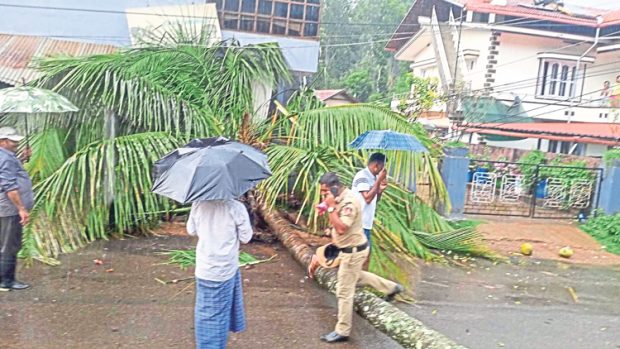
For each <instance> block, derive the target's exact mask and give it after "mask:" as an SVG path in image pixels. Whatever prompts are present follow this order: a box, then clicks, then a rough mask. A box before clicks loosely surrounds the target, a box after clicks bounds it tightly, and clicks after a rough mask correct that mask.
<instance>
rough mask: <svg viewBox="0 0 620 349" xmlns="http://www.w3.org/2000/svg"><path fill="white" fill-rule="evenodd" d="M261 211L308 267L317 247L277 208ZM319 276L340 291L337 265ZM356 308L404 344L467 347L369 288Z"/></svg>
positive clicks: (430, 347) (320, 281)
mask: <svg viewBox="0 0 620 349" xmlns="http://www.w3.org/2000/svg"><path fill="white" fill-rule="evenodd" d="M260 213H261V215H262V216H263V218H264V220H265V222H266V223H267V225H268V226H269V227H270V228H271V230H272V231H273V232H274V234H275V235H276V236H277V237H278V239H280V241H281V242H282V244H284V246H285V247H286V248H287V249H288V250H289V252H290V253H291V254H292V255H293V257H294V258H295V259H296V260H297V261H298V262H299V263H301V265H302V266H304V267H306V268H307V267H308V265H309V263H310V260H311V259H312V255H313V254H314V250H313V249H312V248H311V247H310V246H308V244H306V242H305V241H304V240H303V239H302V238H301V236H300V235H299V232H298V231H297V230H296V229H295V228H293V227H292V226H291V224H289V222H288V221H286V220H285V219H284V218H282V217H281V216H280V214H279V213H277V212H275V211H273V210H272V211H269V210H268V209H266V208H264V207H261V210H260ZM315 280H316V281H317V282H318V284H319V285H321V286H322V287H324V288H326V289H327V290H328V291H330V292H331V293H335V292H336V282H337V277H336V272H335V271H334V270H333V269H323V268H319V269H318V271H317V273H316V275H315ZM355 310H356V311H357V312H358V314H360V315H361V316H362V317H363V318H365V319H366V320H368V321H369V322H370V323H371V324H372V325H373V326H374V327H375V328H377V329H379V330H380V331H381V332H383V333H385V334H387V335H388V336H390V337H391V338H392V339H394V340H395V341H396V342H398V343H399V344H400V345H402V346H403V347H404V348H415V349H423V348H426V349H465V347H463V346H460V345H458V344H456V343H454V342H453V341H452V340H450V339H448V338H447V337H445V336H444V335H442V334H441V333H439V332H436V331H434V330H431V329H429V328H428V327H426V326H425V325H424V324H422V323H421V322H420V321H418V320H416V319H414V318H412V317H410V316H409V315H407V314H406V313H405V312H403V311H402V310H400V309H398V308H396V307H395V306H393V305H392V304H390V303H387V302H385V301H384V300H382V299H380V298H379V297H377V296H375V295H374V294H372V293H370V292H368V291H365V290H362V291H358V292H356V294H355Z"/></svg>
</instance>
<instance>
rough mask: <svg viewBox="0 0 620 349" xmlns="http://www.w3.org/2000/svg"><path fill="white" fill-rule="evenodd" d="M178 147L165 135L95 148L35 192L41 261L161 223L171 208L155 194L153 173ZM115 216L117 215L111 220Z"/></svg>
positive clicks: (109, 142)
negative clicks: (111, 231)
mask: <svg viewBox="0 0 620 349" xmlns="http://www.w3.org/2000/svg"><path fill="white" fill-rule="evenodd" d="M176 146H177V141H176V139H174V138H173V137H171V136H169V135H167V134H165V133H142V134H135V135H129V136H123V137H118V138H115V139H112V140H107V141H101V142H97V143H93V144H91V145H89V146H87V147H85V148H84V149H81V150H80V151H78V152H77V153H75V154H74V155H72V156H71V157H69V158H68V159H67V161H65V163H64V164H63V165H62V166H61V167H60V168H59V169H58V170H56V172H55V173H54V174H52V175H50V176H49V177H47V178H46V179H45V180H43V181H42V182H40V183H39V184H38V185H37V186H36V187H35V192H36V202H37V205H36V207H35V209H34V210H33V223H32V224H31V226H30V228H32V229H34V233H33V239H34V241H35V246H36V249H37V251H38V253H39V255H41V256H57V255H58V254H60V253H63V252H69V251H73V250H75V249H76V248H79V247H81V246H83V245H84V244H85V243H88V242H90V241H93V240H95V239H106V238H107V236H108V233H109V231H108V229H109V228H110V225H109V224H110V217H113V223H114V224H113V226H114V227H115V230H116V231H118V232H120V233H122V232H124V231H126V230H128V229H130V228H131V227H136V226H141V225H142V226H144V225H146V224H149V223H152V222H156V221H157V220H158V219H159V216H157V215H154V213H158V212H166V211H168V210H170V209H171V208H172V206H171V203H170V202H169V201H168V200H166V199H163V198H162V197H160V196H156V195H155V194H153V193H151V191H150V189H151V186H152V180H151V174H150V169H151V166H152V164H153V162H155V161H156V160H157V159H158V158H159V157H161V156H162V155H163V154H165V153H166V152H168V151H169V150H170V149H173V148H175V147H176ZM111 213H113V215H112V216H111Z"/></svg>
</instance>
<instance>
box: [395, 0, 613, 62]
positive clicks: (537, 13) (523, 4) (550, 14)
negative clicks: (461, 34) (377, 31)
mask: <svg viewBox="0 0 620 349" xmlns="http://www.w3.org/2000/svg"><path fill="white" fill-rule="evenodd" d="M428 2H430V3H433V4H435V3H442V1H441V0H415V1H414V2H413V5H412V6H411V8H410V9H409V12H407V15H406V16H405V18H404V19H403V21H402V22H401V23H400V25H399V26H398V28H396V30H395V31H394V33H393V34H392V37H391V39H390V41H388V43H387V44H386V46H385V48H386V50H388V51H397V50H398V49H400V48H401V47H402V46H403V45H404V44H405V43H406V42H407V40H409V39H410V38H411V37H412V36H413V35H414V34H415V33H414V32H416V31H418V30H419V24H418V16H430V10H429V8H430V7H429V4H428ZM443 2H449V3H452V4H455V5H457V6H466V7H467V10H468V11H474V12H481V13H495V14H498V15H505V16H516V17H522V18H531V19H538V20H547V21H551V22H557V23H563V24H573V25H580V26H588V27H593V28H594V27H596V26H597V25H598V23H597V20H596V17H597V16H601V17H602V18H603V22H602V23H601V27H608V26H611V25H617V24H620V10H606V9H597V8H590V7H583V6H574V5H566V6H565V10H566V13H563V12H560V11H555V10H551V9H544V8H541V7H538V6H534V5H533V1H532V0H505V5H498V4H497V3H498V2H500V1H498V2H496V3H492V0H449V1H448V0H445V1H443ZM423 9H425V10H423ZM423 11H429V12H428V13H422V12H423ZM412 32H413V33H412Z"/></svg>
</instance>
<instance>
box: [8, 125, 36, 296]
mask: <svg viewBox="0 0 620 349" xmlns="http://www.w3.org/2000/svg"><path fill="white" fill-rule="evenodd" d="M23 139H24V137H22V136H21V135H19V134H18V133H17V131H16V130H15V129H14V128H12V127H0V291H11V290H23V289H26V288H28V287H30V286H29V285H26V284H24V283H22V282H19V281H17V280H15V270H16V268H17V253H18V252H19V250H20V249H21V244H22V229H23V226H25V225H26V224H28V221H29V219H30V213H29V212H30V210H31V209H32V207H33V206H34V194H33V192H32V181H31V180H30V177H29V176H28V173H27V172H26V170H25V169H24V166H23V165H22V163H21V161H19V160H18V159H17V157H16V156H15V152H16V151H17V146H18V145H19V142H20V141H21V140H23Z"/></svg>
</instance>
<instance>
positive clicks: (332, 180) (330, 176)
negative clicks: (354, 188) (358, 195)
mask: <svg viewBox="0 0 620 349" xmlns="http://www.w3.org/2000/svg"><path fill="white" fill-rule="evenodd" d="M319 183H320V184H325V185H327V186H328V187H334V186H336V187H340V186H341V184H340V178H338V175H337V174H336V173H334V172H327V173H326V174H324V175H323V176H321V179H319Z"/></svg>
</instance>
